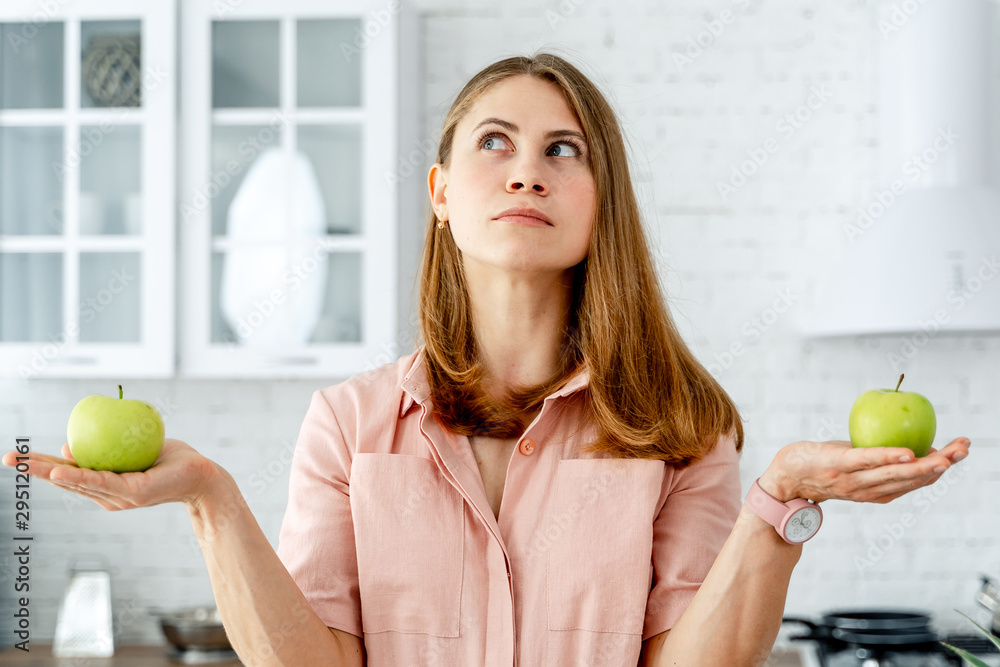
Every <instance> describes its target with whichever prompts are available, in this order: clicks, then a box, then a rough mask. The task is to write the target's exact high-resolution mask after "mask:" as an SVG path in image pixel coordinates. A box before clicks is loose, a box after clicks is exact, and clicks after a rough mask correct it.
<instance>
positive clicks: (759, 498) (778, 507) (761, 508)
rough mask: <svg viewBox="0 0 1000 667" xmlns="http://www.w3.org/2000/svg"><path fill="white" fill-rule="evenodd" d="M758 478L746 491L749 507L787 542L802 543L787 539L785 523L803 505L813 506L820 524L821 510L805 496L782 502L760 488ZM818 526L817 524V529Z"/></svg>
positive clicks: (821, 519) (821, 520) (803, 506)
mask: <svg viewBox="0 0 1000 667" xmlns="http://www.w3.org/2000/svg"><path fill="white" fill-rule="evenodd" d="M759 480H760V478H758V479H757V480H754V483H753V486H751V487H750V490H749V491H748V492H747V496H746V504H747V505H748V506H749V507H750V509H751V510H753V511H754V513H756V514H757V516H759V517H760V518H762V519H763V520H764V521H766V522H768V523H769V524H771V525H772V526H774V529H775V530H776V531H777V532H778V535H780V536H781V539H783V540H784V541H785V542H788V543H789V544H802V542H794V541H792V540H790V539H788V535H787V533H786V524H787V523H788V520H789V519H791V518H792V516H794V515H795V513H796V512H798V511H799V510H801V509H803V508H805V507H814V508H815V509H816V511H817V512H818V513H819V520H820V525H822V522H823V510H821V509H820V508H819V506H818V505H816V504H815V503H811V502H809V501H808V500H806V499H805V498H793V499H792V500H789V501H788V502H787V503H786V502H782V501H780V500H778V499H777V498H775V497H774V496H772V495H771V494H770V493H768V492H767V491H765V490H764V489H762V488H761V486H760V483H759ZM818 528H819V526H817V530H818ZM815 534H816V533H815V531H814V532H813V534H812V535H810V536H809V537H807V538H806V540H809V539H812V537H813V536H814V535H815Z"/></svg>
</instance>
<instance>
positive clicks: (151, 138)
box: [0, 0, 177, 378]
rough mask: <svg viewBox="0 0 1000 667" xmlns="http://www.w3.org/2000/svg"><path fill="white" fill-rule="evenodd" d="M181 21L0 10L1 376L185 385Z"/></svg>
mask: <svg viewBox="0 0 1000 667" xmlns="http://www.w3.org/2000/svg"><path fill="white" fill-rule="evenodd" d="M175 15H176V5H175V4H174V3H173V2H171V1H167V0H163V1H160V2H155V3H154V2H145V3H134V2H126V1H125V0H87V1H86V2H74V3H61V2H52V3H41V4H40V3H38V2H34V1H28V0H5V1H4V2H3V3H2V4H0V373H3V374H4V375H13V376H15V377H22V378H30V377H81V376H87V377H114V378H123V377H138V376H143V377H163V376H167V375H169V374H171V373H172V372H173V365H174V364H173V354H174V337H173V321H172V316H173V301H174V289H173V286H174V215H173V209H174V199H173V198H174V190H175V188H174V171H175V169H174V168H175V161H174V155H175V151H174V146H175V113H174V109H175V85H176V76H175V74H176V69H177V68H176V66H175V64H174V63H175V60H176V59H175V46H176V45H175V41H174V38H175V34H176V32H175V29H174V24H175Z"/></svg>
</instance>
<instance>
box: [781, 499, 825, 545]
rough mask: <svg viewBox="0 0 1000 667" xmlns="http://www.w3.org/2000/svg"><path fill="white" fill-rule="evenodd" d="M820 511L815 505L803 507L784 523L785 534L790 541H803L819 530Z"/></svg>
mask: <svg viewBox="0 0 1000 667" xmlns="http://www.w3.org/2000/svg"><path fill="white" fill-rule="evenodd" d="M819 524H820V513H819V510H818V509H816V508H815V507H803V508H802V509H800V510H799V511H798V512H796V513H795V514H793V515H792V518H790V519H789V520H788V523H786V524H785V536H786V537H788V539H789V540H790V541H792V542H795V543H799V542H805V541H806V540H808V539H809V538H810V537H812V536H813V535H815V534H816V531H817V530H819Z"/></svg>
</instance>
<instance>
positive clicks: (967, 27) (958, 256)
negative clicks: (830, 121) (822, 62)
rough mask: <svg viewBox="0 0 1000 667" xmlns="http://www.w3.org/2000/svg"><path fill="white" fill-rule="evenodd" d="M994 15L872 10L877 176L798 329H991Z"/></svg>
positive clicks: (980, 9) (915, 5)
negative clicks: (876, 104) (871, 192)
mask: <svg viewBox="0 0 1000 667" xmlns="http://www.w3.org/2000/svg"><path fill="white" fill-rule="evenodd" d="M904 6H905V9H904ZM998 16H1000V11H998V4H997V3H996V2H993V1H991V0H947V2H943V1H939V2H923V3H921V2H916V1H914V2H912V3H893V4H891V5H882V7H881V8H877V9H875V10H874V11H873V15H872V38H873V40H874V43H875V44H876V48H875V49H874V53H875V54H876V57H877V58H878V60H879V62H878V78H877V85H878V87H879V94H878V99H879V115H880V121H879V137H878V140H879V151H878V156H879V166H878V181H877V183H876V184H875V187H874V188H873V190H874V193H873V194H872V196H871V197H869V198H868V199H867V201H865V202H863V203H862V205H861V207H860V208H859V209H858V210H857V211H856V212H855V213H854V214H852V216H851V218H850V220H849V221H847V223H846V224H845V226H844V228H843V230H844V235H843V238H842V241H843V243H842V245H841V247H840V248H831V253H830V256H829V257H828V258H826V259H827V264H825V265H821V266H820V267H819V268H818V269H817V273H818V275H815V276H813V280H811V281H810V282H811V283H812V284H813V285H812V286H813V293H812V295H811V296H812V298H811V299H810V301H811V307H810V308H807V309H804V310H803V311H802V312H801V313H800V314H799V316H798V320H797V325H798V328H799V330H800V332H802V333H803V334H805V335H807V336H816V337H822V336H846V335H864V334H906V333H915V332H921V331H922V332H924V333H925V334H928V335H933V334H937V333H947V332H985V331H989V332H1000V265H998V262H1000V159H998V155H1000V104H998V98H1000V64H998V61H1000V49H998V48H997V47H996V46H995V44H996V43H997V42H1000V20H998Z"/></svg>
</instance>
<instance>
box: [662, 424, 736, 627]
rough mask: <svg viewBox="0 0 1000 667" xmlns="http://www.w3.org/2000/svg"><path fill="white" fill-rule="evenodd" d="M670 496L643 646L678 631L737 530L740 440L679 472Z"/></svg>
mask: <svg viewBox="0 0 1000 667" xmlns="http://www.w3.org/2000/svg"><path fill="white" fill-rule="evenodd" d="M668 478H669V475H668ZM667 493H669V495H668V496H667V498H666V500H665V502H664V503H663V506H662V507H661V509H660V512H659V514H658V515H657V517H656V519H655V520H654V522H653V557H652V560H653V580H652V588H651V590H650V593H649V600H648V602H647V604H646V617H645V622H644V626H643V632H642V639H643V641H645V640H646V639H648V638H649V637H652V636H653V635H656V634H659V633H661V632H663V631H665V630H669V629H670V628H672V627H673V626H674V624H675V623H676V622H677V620H678V619H679V618H680V616H681V614H683V613H684V610H685V609H687V607H688V604H690V602H691V600H692V598H694V596H695V593H697V592H698V589H699V587H700V586H701V584H702V582H703V581H704V580H705V577H706V575H707V574H708V571H709V569H711V567H712V564H713V563H714V562H715V559H716V557H717V556H718V555H719V552H720V551H721V550H722V545H723V544H725V542H726V539H728V537H729V534H730V533H731V532H732V530H733V526H734V525H735V523H736V517H737V515H738V514H739V511H740V504H741V492H740V474H739V453H738V452H737V451H736V444H735V438H734V437H733V436H732V435H727V436H723V437H721V438H720V439H719V442H718V443H717V444H716V446H715V447H714V448H713V449H712V451H711V452H709V454H708V455H706V456H705V457H704V458H703V459H701V460H700V461H698V462H697V463H694V464H692V465H690V466H688V467H687V468H684V469H681V470H676V471H674V475H673V479H672V480H671V481H670V489H669V491H668V492H667Z"/></svg>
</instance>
